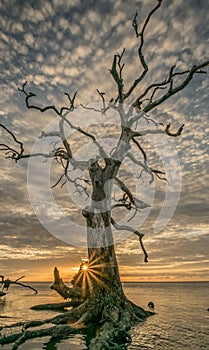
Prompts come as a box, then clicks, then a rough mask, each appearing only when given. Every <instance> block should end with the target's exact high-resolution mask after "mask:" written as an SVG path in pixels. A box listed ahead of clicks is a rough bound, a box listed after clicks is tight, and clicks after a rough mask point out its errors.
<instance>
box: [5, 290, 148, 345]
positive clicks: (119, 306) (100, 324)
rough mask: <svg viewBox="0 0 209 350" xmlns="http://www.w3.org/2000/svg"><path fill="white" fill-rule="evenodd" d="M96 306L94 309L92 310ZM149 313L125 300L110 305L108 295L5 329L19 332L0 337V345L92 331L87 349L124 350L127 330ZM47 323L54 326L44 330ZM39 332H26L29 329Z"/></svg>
mask: <svg viewBox="0 0 209 350" xmlns="http://www.w3.org/2000/svg"><path fill="white" fill-rule="evenodd" d="M95 306H96V307H95ZM152 314H153V312H150V311H145V310H144V309H142V308H140V307H138V306H136V305H135V304H133V303H132V302H130V301H129V300H127V299H126V298H124V300H122V301H118V302H117V303H113V300H112V298H111V297H110V296H109V297H108V298H105V303H104V300H103V301H102V302H100V303H99V304H97V305H95V304H94V303H93V302H92V300H91V299H90V300H88V301H86V302H84V303H83V304H82V305H80V306H78V307H76V308H75V309H73V310H70V311H67V312H65V313H64V314H60V315H58V316H55V317H53V318H49V319H46V320H44V321H31V322H28V323H25V324H24V323H16V324H13V325H10V326H5V327H1V330H2V329H3V330H4V329H6V328H15V327H16V328H17V327H21V330H20V331H19V333H15V334H12V335H8V336H2V337H1V338H0V345H5V344H11V343H13V347H12V350H17V349H19V347H20V345H22V344H23V343H25V342H26V341H27V340H29V339H34V338H40V337H46V336H50V337H51V339H50V342H51V341H53V342H55V344H56V342H57V341H59V340H60V339H64V338H66V337H68V336H69V335H70V334H75V333H81V332H82V333H84V334H86V335H89V333H92V331H93V330H95V331H94V335H93V336H91V337H90V339H89V338H88V336H87V338H86V341H87V343H88V349H89V350H109V349H118V350H119V349H124V346H126V345H127V344H128V343H130V342H131V339H130V334H129V330H130V328H131V326H132V325H134V324H135V323H137V322H141V321H143V320H144V319H146V317H148V316H150V315H152ZM47 324H54V326H49V327H47V328H40V327H42V326H43V327H44V326H45V325H47ZM34 327H39V329H35V330H29V328H34Z"/></svg>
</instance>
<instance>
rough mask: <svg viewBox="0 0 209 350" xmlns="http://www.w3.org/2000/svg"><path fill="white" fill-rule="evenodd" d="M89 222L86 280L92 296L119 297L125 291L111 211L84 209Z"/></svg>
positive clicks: (122, 295)
mask: <svg viewBox="0 0 209 350" xmlns="http://www.w3.org/2000/svg"><path fill="white" fill-rule="evenodd" d="M83 215H84V216H85V218H86V222H87V242H88V256H89V261H88V269H87V270H86V272H85V274H84V280H85V281H86V282H84V283H86V284H87V286H88V287H89V289H90V295H91V297H92V298H96V299H98V296H100V298H101V297H102V296H103V297H104V295H105V294H108V296H110V295H111V296H112V297H113V296H114V297H116V298H117V299H118V298H121V297H123V298H124V293H123V289H122V285H121V281H120V277H119V272H118V264H117V260H116V256H115V249H114V242H113V235H112V229H111V216H110V212H109V211H106V212H98V211H97V209H95V208H90V210H86V209H85V210H83Z"/></svg>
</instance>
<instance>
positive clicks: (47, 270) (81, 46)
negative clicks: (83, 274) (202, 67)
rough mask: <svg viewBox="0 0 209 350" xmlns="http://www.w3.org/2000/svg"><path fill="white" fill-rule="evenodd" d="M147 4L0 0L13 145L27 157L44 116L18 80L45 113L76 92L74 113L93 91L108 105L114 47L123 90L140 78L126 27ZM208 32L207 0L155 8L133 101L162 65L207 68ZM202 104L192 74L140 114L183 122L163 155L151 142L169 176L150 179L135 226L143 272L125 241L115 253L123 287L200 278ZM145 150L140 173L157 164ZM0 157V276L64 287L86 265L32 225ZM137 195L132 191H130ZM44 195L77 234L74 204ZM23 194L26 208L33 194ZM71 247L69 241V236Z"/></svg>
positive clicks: (17, 178) (208, 226)
mask: <svg viewBox="0 0 209 350" xmlns="http://www.w3.org/2000/svg"><path fill="white" fill-rule="evenodd" d="M156 3H157V1H155V0H146V1H145V0H144V1H129V2H127V1H123V0H116V1H113V0H108V1H103V0H99V1H95V0H88V1H82V0H72V1H70V0H68V1H64V0H50V1H49V0H44V1H43V0H38V1H34V0H29V1H28V0H27V1H26V0H8V1H4V2H2V3H1V5H0V23H1V24H0V31H1V37H0V47H1V56H0V71H1V79H0V84H1V94H0V101H1V109H0V123H2V124H4V125H5V126H7V127H8V128H9V129H11V130H12V131H13V132H14V133H15V135H16V136H17V137H18V139H20V140H22V141H24V143H25V148H26V150H27V151H28V152H29V151H30V150H31V147H32V146H33V143H34V141H35V140H36V139H37V137H38V136H39V135H40V132H41V131H42V130H43V129H44V128H45V127H46V126H47V125H48V124H49V123H50V122H53V120H54V119H55V115H52V113H47V114H44V115H43V114H39V113H37V112H34V111H31V110H30V111H29V110H27V109H26V107H25V104H24V96H23V94H21V93H20V92H19V91H18V87H21V85H22V84H23V83H24V82H25V81H26V80H27V81H28V89H29V91H33V92H35V93H36V95H37V101H38V103H39V105H42V106H43V105H47V104H56V105H58V106H60V107H61V106H62V105H64V104H65V103H67V101H66V97H65V96H64V92H68V93H70V94H73V93H74V92H75V91H78V95H77V105H79V104H81V103H82V104H87V103H92V102H94V103H96V102H98V101H99V98H98V94H97V93H96V89H99V90H100V91H104V92H105V93H106V96H107V99H110V98H111V97H114V96H115V93H116V87H115V85H114V82H113V81H112V78H111V76H110V73H109V71H108V69H110V68H111V64H112V59H113V55H114V54H115V53H116V52H122V50H123V48H126V51H125V54H124V62H125V63H126V65H125V68H124V79H125V84H126V86H127V87H129V86H130V83H131V82H132V81H134V79H136V77H137V76H138V75H139V74H140V69H141V67H140V65H139V61H138V58H137V43H138V41H137V39H136V38H135V35H134V31H133V28H132V26H131V20H132V18H133V17H134V14H135V11H136V9H137V10H138V13H139V21H140V19H145V17H146V15H147V14H148V13H149V11H150V10H151V9H152V8H153V7H154V6H155V4H156ZM208 23H209V5H208V3H207V1H205V0H187V1H183V0H175V1H170V0H169V1H168V0H164V1H163V3H162V6H161V8H160V9H159V10H158V12H156V14H155V16H154V17H153V18H152V20H151V21H150V24H149V26H148V28H147V31H146V33H145V34H146V35H145V40H146V41H145V42H146V44H145V47H144V54H145V57H146V60H147V62H148V65H149V69H150V70H149V73H148V75H147V78H146V79H145V81H144V82H143V84H142V85H141V86H140V87H139V88H138V90H137V93H138V94H140V93H142V92H143V91H144V89H145V88H146V86H147V85H150V83H151V82H156V81H162V80H163V79H165V78H166V77H167V75H168V72H169V68H170V67H171V66H172V65H174V64H176V69H177V70H178V71H180V70H185V69H188V68H190V67H192V66H193V65H194V64H197V65H198V64H200V63H201V62H204V61H206V60H208V59H209V52H208V47H209V28H208ZM207 71H209V68H208V69H207ZM208 95H209V76H208V75H206V74H198V75H196V76H195V78H194V79H193V81H192V82H191V83H190V85H189V86H187V87H186V89H185V90H184V91H182V92H181V93H179V94H177V95H176V96H174V97H173V98H171V99H170V100H168V101H166V102H165V103H164V104H163V105H161V106H159V107H158V108H156V109H155V110H153V111H152V112H151V117H152V118H155V120H158V121H160V122H165V123H168V122H172V125H173V128H174V130H175V129H176V128H178V127H179V126H180V125H181V124H183V123H184V124H185V129H184V132H183V134H182V136H181V137H180V138H175V140H172V144H170V143H169V144H166V147H164V146H163V147H162V145H161V146H157V145H158V144H159V142H160V141H159V140H158V141H156V144H155V148H158V147H160V151H159V152H160V153H161V154H160V155H159V157H161V163H162V162H165V163H164V165H165V167H166V166H167V167H168V168H169V169H168V173H169V171H170V170H171V168H172V174H173V175H172V176H173V177H172V181H173V182H172V183H170V188H169V186H168V184H166V183H164V184H162V183H159V181H156V182H155V189H156V191H155V197H154V198H153V207H152V210H151V213H150V215H149V216H148V217H147V219H146V221H145V222H144V224H143V225H142V227H141V230H142V231H143V232H144V233H145V237H144V243H145V245H146V248H147V250H148V253H149V263H148V264H144V262H143V256H142V253H141V251H140V247H139V245H138V241H137V238H136V237H135V236H130V237H127V238H125V239H124V240H123V241H121V242H120V243H118V244H117V245H116V252H117V256H118V262H119V267H120V271H121V276H122V280H123V281H131V280H134V281H174V280H175V281H182V280H185V281H188V280H209V253H208V246H209V204H208V197H209V189H208V183H209V171H208V168H209V158H208V156H209V147H208V143H209V142H208V141H209V124H208V121H209V117H208V110H209V99H208ZM76 118H78V116H77V117H76ZM81 119H82V118H81ZM83 121H84V118H83ZM92 123H95V121H94V120H93V122H92ZM78 125H79V124H78ZM95 130H97V129H95ZM98 130H99V129H98ZM99 132H100V130H99ZM0 135H1V140H3V141H1V142H6V141H7V142H11V139H9V137H8V135H6V134H5V133H4V132H3V131H1V133H0ZM161 141H162V140H161ZM81 142H82V141H81ZM151 142H154V141H151ZM169 142H171V141H169ZM145 143H146V142H145ZM174 146H175V149H176V154H175V156H174V158H172V155H173V154H174V153H175V152H174V150H172V151H171V148H169V147H174ZM147 147H148V148H147V149H148V153H150V162H151V164H152V165H153V164H155V161H156V163H157V164H159V162H160V161H159V159H158V158H159V157H158V156H157V155H156V156H154V154H153V152H152V151H151V147H150V145H148V146H147ZM81 148H82V147H81ZM165 150H167V154H166V153H165ZM81 152H82V151H81ZM162 153H163V159H162ZM171 153H172V154H171ZM0 157H1V158H0V162H1V163H0V172H1V187H0V201H1V205H0V274H3V275H5V276H7V277H11V278H15V277H19V275H26V276H27V279H28V280H47V281H50V280H52V271H53V268H54V266H58V267H59V268H60V270H61V271H62V275H63V277H64V278H65V279H66V280H69V279H70V278H71V277H72V275H73V274H74V272H75V269H76V268H77V267H78V266H79V264H80V262H81V259H82V258H85V257H86V248H85V247H83V246H82V244H81V243H79V244H78V245H76V244H75V245H72V244H66V242H62V241H61V240H60V239H59V238H60V237H59V236H58V238H56V237H54V235H53V234H51V232H48V231H49V230H48V229H47V227H44V226H43V225H42V224H43V222H42V223H40V222H39V220H38V219H37V217H36V213H34V210H33V208H32V205H31V201H30V199H29V195H28V186H27V170H28V162H27V161H26V160H22V161H20V162H18V163H14V162H13V161H12V160H8V159H5V158H4V154H1V155H0ZM169 159H170V160H169ZM178 161H179V164H180V168H181V176H180V173H179V171H180V168H179V166H178ZM41 163H42V162H41ZM42 164H43V163H42ZM41 166H42V165H40V168H39V165H37V167H36V164H35V167H36V169H35V170H34V173H33V174H34V177H33V184H34V181H35V184H34V185H35V187H34V189H35V190H34V189H33V190H34V191H37V193H38V192H40V191H41V190H40V189H38V185H40V188H41V189H43V183H42V181H41V180H40V179H41V175H43V173H42V170H41V169H42V168H41ZM56 171H57V169H54V175H53V174H52V175H51V176H52V178H53V179H56V176H57V173H56ZM168 176H169V174H168ZM29 180H30V179H29ZM140 186H141V187H140V189H142V187H143V186H142V184H141V185H140ZM180 186H181V192H180V199H179V201H178V205H177V208H176V211H175V214H174V215H173V217H172V218H171V220H170V221H169V223H167V225H166V227H165V228H164V229H163V230H161V231H160V232H156V230H155V226H156V220H157V217H158V215H159V213H160V210H161V207H162V205H163V202H164V192H166V191H167V193H168V195H169V198H168V200H167V202H166V204H165V207H166V208H165V211H166V213H167V212H169V210H170V209H169V208H171V209H173V206H175V205H174V204H175V203H174V202H175V201H176V200H177V197H178V193H179V191H180ZM145 188H146V189H147V187H146V185H145ZM147 191H148V192H147ZM41 192H42V191H41ZM37 193H36V194H37ZM142 193H143V195H144V197H148V195H147V193H149V194H150V195H151V194H152V191H151V190H150V191H149V190H146V191H145V190H144V192H143V189H142ZM30 195H31V193H30ZM71 195H72V196H73V194H72V192H71ZM143 195H142V199H144V197H143ZM44 196H45V192H44V191H43V192H42V199H43V202H42V205H43V206H42V207H41V206H39V208H41V209H40V210H41V211H42V212H44V213H46V212H47V215H48V216H49V217H50V218H51V219H54V221H53V222H54V223H55V224H54V227H55V226H56V227H57V223H56V222H58V224H59V221H56V220H58V219H57V217H58V213H57V212H56V213H55V212H54V211H53V206H52V207H51V204H50V203H49V202H47V201H45V202H44ZM53 196H54V201H56V203H57V205H58V206H59V208H61V209H60V210H61V212H62V213H64V215H65V216H66V217H67V218H68V219H69V220H70V221H69V222H74V221H75V222H76V220H78V221H79V220H81V221H79V223H81V225H83V223H82V219H79V218H78V217H79V214H80V212H81V211H80V207H79V208H78V206H77V207H76V204H78V203H77V202H76V200H75V201H74V200H73V199H72V198H71V199H69V192H68V191H66V190H65V187H63V188H62V189H61V188H60V187H57V188H56V189H55V190H53ZM72 196H71V197H72ZM32 197H33V198H32V199H34V197H35V199H36V196H35V195H34V192H33V194H32ZM145 199H147V198H145ZM148 201H149V198H148ZM79 203H82V200H81V202H79ZM39 204H40V203H39ZM171 211H172V210H171ZM164 213H165V212H164ZM60 215H61V214H60ZM164 216H165V215H164ZM139 221H140V219H139ZM68 229H69V234H70V235H71V237H75V231H74V225H73V224H72V225H70V224H69V228H68ZM157 231H158V230H157ZM72 242H73V243H75V239H74V238H72Z"/></svg>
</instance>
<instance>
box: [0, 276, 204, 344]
mask: <svg viewBox="0 0 209 350" xmlns="http://www.w3.org/2000/svg"><path fill="white" fill-rule="evenodd" d="M31 285H32V284H31ZM34 287H35V288H36V289H38V291H39V293H38V294H37V295H35V294H33V292H31V291H28V290H27V291H26V290H23V289H21V287H18V286H12V287H11V288H10V290H9V291H8V294H7V295H6V296H5V297H3V298H0V316H4V317H5V316H6V317H8V318H0V324H1V325H6V324H11V323H14V322H19V321H29V320H32V319H37V320H38V319H39V320H40V319H45V318H48V317H52V316H55V315H56V314H57V313H55V312H52V311H35V310H30V309H29V308H30V307H31V306H33V305H36V304H41V303H53V302H62V301H63V300H62V298H61V297H59V296H58V294H57V293H56V292H54V291H52V290H50V284H49V283H36V284H34ZM124 290H125V293H126V294H127V296H128V297H129V298H130V299H131V300H132V301H133V302H135V303H136V304H138V305H140V306H143V307H144V308H146V309H147V308H148V307H147V305H148V302H149V301H152V302H153V303H154V305H155V309H154V311H155V312H156V315H155V316H152V317H149V318H148V319H147V320H146V321H145V322H143V323H141V324H139V325H136V326H135V327H133V328H132V330H131V335H132V344H131V345H128V346H127V347H124V349H125V348H126V349H128V350H137V349H141V350H143V349H150V350H151V349H154V350H174V349H175V350H199V349H201V350H208V344H209V327H208V323H209V312H208V311H207V309H208V307H209V298H208V291H209V282H207V283H127V284H124ZM8 332H10V331H8ZM11 348H12V346H11V345H6V346H4V347H3V348H2V349H3V350H10V349H11ZM34 349H35V350H41V349H44V350H85V349H87V348H86V342H85V337H84V335H82V334H78V335H73V336H71V337H69V338H68V339H65V340H61V341H59V342H57V341H56V342H55V341H52V340H50V338H49V337H44V338H41V339H34V340H32V341H29V342H26V344H24V345H22V346H21V350H34ZM121 350H122V349H121Z"/></svg>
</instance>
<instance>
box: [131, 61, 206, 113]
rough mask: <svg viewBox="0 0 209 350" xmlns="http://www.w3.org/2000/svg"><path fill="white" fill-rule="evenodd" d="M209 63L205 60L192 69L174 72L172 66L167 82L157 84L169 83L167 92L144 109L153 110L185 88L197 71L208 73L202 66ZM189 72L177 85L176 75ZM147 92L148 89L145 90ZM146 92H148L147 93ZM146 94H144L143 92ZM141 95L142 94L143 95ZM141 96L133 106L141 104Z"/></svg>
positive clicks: (145, 110) (146, 110)
mask: <svg viewBox="0 0 209 350" xmlns="http://www.w3.org/2000/svg"><path fill="white" fill-rule="evenodd" d="M208 65H209V61H205V62H203V63H202V64H200V65H198V66H196V65H194V66H193V67H192V68H191V69H190V70H187V71H184V72H178V73H173V70H172V68H173V69H174V68H175V66H173V67H172V68H171V71H170V74H169V77H168V79H167V80H166V82H164V83H161V84H157V86H158V87H159V86H160V85H167V84H169V88H168V90H167V92H166V93H165V94H164V95H162V96H161V97H160V98H159V99H157V100H155V101H150V103H149V104H148V105H147V106H146V107H145V108H143V111H144V112H145V113H146V112H149V111H150V110H152V109H153V108H155V107H157V106H158V105H160V104H161V103H163V102H164V101H166V100H167V99H169V98H170V97H171V96H173V95H175V94H176V93H177V92H179V91H181V90H183V89H184V88H185V87H186V86H187V85H188V84H189V82H190V81H191V80H192V78H193V76H194V74H196V73H206V72H203V71H202V68H204V67H207V66H208ZM184 74H187V75H186V77H185V79H184V80H183V81H182V82H181V83H180V84H178V85H176V86H175V84H174V79H173V78H174V77H175V76H177V75H184ZM155 85H156V84H152V86H151V85H150V87H148V88H147V92H148V91H149V90H150V89H151V88H152V87H154V86H155ZM145 92H146V91H145ZM147 92H146V93H147ZM143 95H144V94H143ZM143 95H141V96H143ZM141 96H139V97H138V98H137V99H136V101H135V102H134V103H133V106H135V107H136V106H138V105H141V101H140V99H141Z"/></svg>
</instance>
